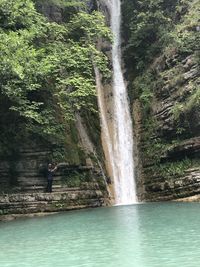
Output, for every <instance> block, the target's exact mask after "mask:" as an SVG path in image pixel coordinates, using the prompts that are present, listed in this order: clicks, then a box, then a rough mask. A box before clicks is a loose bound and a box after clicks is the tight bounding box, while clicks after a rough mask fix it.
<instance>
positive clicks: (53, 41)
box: [0, 0, 111, 141]
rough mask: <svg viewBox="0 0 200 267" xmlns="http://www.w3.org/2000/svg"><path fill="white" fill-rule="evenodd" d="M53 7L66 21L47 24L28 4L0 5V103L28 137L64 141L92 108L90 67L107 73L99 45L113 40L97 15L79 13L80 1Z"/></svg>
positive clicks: (13, 0) (14, 1) (28, 0)
mask: <svg viewBox="0 0 200 267" xmlns="http://www.w3.org/2000/svg"><path fill="white" fill-rule="evenodd" d="M36 2H39V1H36ZM47 2H48V1H47ZM53 2H55V1H53ZM56 2H57V4H58V5H60V6H62V9H63V12H65V11H66V12H71V13H70V16H69V17H70V21H67V20H66V23H63V24H57V23H55V22H49V21H48V20H47V19H46V18H45V17H44V16H42V15H41V14H39V13H38V12H37V10H36V9H35V6H34V2H33V1H31V0H26V1H23V2H22V1H20V0H11V1H6V0H0V50H1V54H0V80H1V82H0V99H4V101H5V102H6V103H7V105H6V107H7V110H6V113H9V114H10V115H9V116H10V117H13V116H15V117H16V118H17V120H15V123H18V124H23V127H24V130H25V131H26V132H32V133H34V134H35V133H37V135H39V136H42V137H43V138H45V139H47V140H50V141H53V139H54V140H55V139H60V140H62V141H63V139H64V131H65V128H66V125H67V123H68V121H69V120H71V119H73V115H74V113H75V112H76V111H77V110H81V109H88V110H90V111H94V110H95V108H96V107H95V106H94V103H96V99H95V98H96V96H95V77H94V70H93V66H94V64H96V65H97V66H98V67H99V69H100V70H101V71H102V74H103V76H104V77H105V78H107V77H109V73H110V72H109V70H108V67H107V64H108V62H107V58H106V56H105V55H104V54H103V53H102V52H99V51H98V50H97V39H98V38H100V37H101V38H106V39H108V38H109V39H110V38H111V37H110V32H109V30H108V28H107V27H106V25H105V22H104V17H103V16H102V15H101V14H100V13H99V12H94V13H91V14H87V13H86V12H84V8H82V11H81V12H79V8H77V7H78V6H79V4H80V3H81V1H68V2H65V1H56ZM63 3H64V5H63ZM81 5H82V4H81ZM72 7H73V8H72ZM79 7H80V6H79ZM71 8H72V9H71ZM15 123H13V125H14V124H15ZM5 131H6V129H5Z"/></svg>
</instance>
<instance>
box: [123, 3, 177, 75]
mask: <svg viewBox="0 0 200 267" xmlns="http://www.w3.org/2000/svg"><path fill="white" fill-rule="evenodd" d="M177 4H179V1H178V0H176V1H174V0H170V1H169V0H156V1H155V0H145V1H140V0H137V1H130V0H124V1H123V6H122V7H123V13H124V26H125V30H126V32H125V34H124V35H125V38H126V39H128V40H127V41H128V45H127V46H126V50H125V58H126V62H127V64H128V65H129V66H130V64H131V62H134V69H133V70H134V72H138V71H141V70H143V69H145V67H146V66H147V64H148V63H149V62H151V60H152V59H153V58H154V57H155V56H156V55H157V54H158V53H159V52H160V51H161V50H162V48H163V46H164V45H166V42H167V43H169V42H170V40H171V38H169V36H168V33H169V30H170V29H172V28H173V24H174V22H175V20H176V18H177V16H176V7H177Z"/></svg>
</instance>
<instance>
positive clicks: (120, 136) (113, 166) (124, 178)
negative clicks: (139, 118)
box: [96, 0, 137, 205]
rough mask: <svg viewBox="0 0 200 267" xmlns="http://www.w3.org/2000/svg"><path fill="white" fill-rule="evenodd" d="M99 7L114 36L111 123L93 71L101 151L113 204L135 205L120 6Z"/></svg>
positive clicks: (111, 2)
mask: <svg viewBox="0 0 200 267" xmlns="http://www.w3.org/2000/svg"><path fill="white" fill-rule="evenodd" d="M103 3H104V4H105V5H106V6H107V8H108V10H109V12H110V16H111V29H112V32H113V35H114V42H113V46H112V62H113V85H112V104H111V105H112V107H111V110H112V121H109V120H108V114H106V112H107V111H106V101H105V97H103V96H102V90H103V87H102V85H101V83H100V76H99V73H98V70H96V81H97V90H98V100H99V108H100V113H101V123H102V136H103V143H104V151H105V150H106V151H105V156H106V160H107V162H108V163H107V166H108V165H109V172H110V175H111V177H112V180H113V181H114V191H115V192H114V193H115V204H117V205H122V204H123V205H125V204H132V203H135V202H137V197H136V189H135V179H134V160H133V133H132V120H131V116H130V110H129V102H128V98H127V91H126V86H125V82H124V78H123V73H122V67H121V48H120V46H121V35H120V26H121V2H120V0H103ZM110 123H111V124H112V126H110ZM111 129H112V130H111Z"/></svg>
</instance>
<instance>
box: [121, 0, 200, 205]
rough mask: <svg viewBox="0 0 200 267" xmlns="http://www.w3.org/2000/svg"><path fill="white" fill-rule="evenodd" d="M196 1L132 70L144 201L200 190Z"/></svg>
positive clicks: (135, 124)
mask: <svg viewBox="0 0 200 267" xmlns="http://www.w3.org/2000/svg"><path fill="white" fill-rule="evenodd" d="M125 2H126V1H125ZM163 2H164V1H163ZM198 5H199V4H197V2H196V1H192V3H190V4H189V6H187V9H185V10H184V12H185V13H184V15H182V17H181V19H180V20H178V19H177V18H176V19H177V20H176V23H177V25H176V26H174V27H172V28H171V31H170V33H168V34H169V35H170V36H172V37H173V38H172V39H171V42H170V43H169V44H167V45H163V48H162V50H161V52H160V53H159V54H157V56H156V57H154V58H153V59H152V60H151V62H150V63H148V64H147V66H146V67H145V69H143V71H138V70H136V71H135V73H132V74H131V75H132V79H131V80H132V84H130V86H129V88H130V94H131V95H133V97H132V99H133V117H134V130H135V138H136V143H137V150H138V153H139V154H138V155H139V162H138V174H137V176H138V179H137V182H138V194H139V198H140V199H141V200H144V201H163V200H175V199H181V198H184V199H186V198H188V197H191V196H195V195H198V194H199V193H200V159H199V156H200V108H199V107H200V98H199V93H200V91H199V90H200V89H199V84H200V66H199V62H200V61H199V45H198V43H199V40H200V39H199V38H200V32H199V30H198V29H199V28H198V25H199V21H198V19H197V18H196V15H197V14H198V8H199V7H198ZM186 10H187V11H186ZM195 14H196V15H195ZM124 20H126V15H125V14H124ZM169 35H168V36H169ZM126 49H128V48H126V47H125V53H126ZM141 49H142V47H141ZM147 53H148V51H147ZM125 56H126V54H125ZM130 64H131V63H130V59H129V65H127V68H129V69H130V68H131V69H133V68H132V67H131V66H130ZM132 64H134V62H132ZM131 75H130V73H129V77H130V76H131ZM192 199H193V198H192Z"/></svg>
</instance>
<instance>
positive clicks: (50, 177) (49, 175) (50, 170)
mask: <svg viewBox="0 0 200 267" xmlns="http://www.w3.org/2000/svg"><path fill="white" fill-rule="evenodd" d="M57 169H58V167H57V166H55V167H53V165H52V164H51V163H49V164H48V170H47V192H48V193H51V192H52V183H53V174H54V172H55V171H56V170H57Z"/></svg>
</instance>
